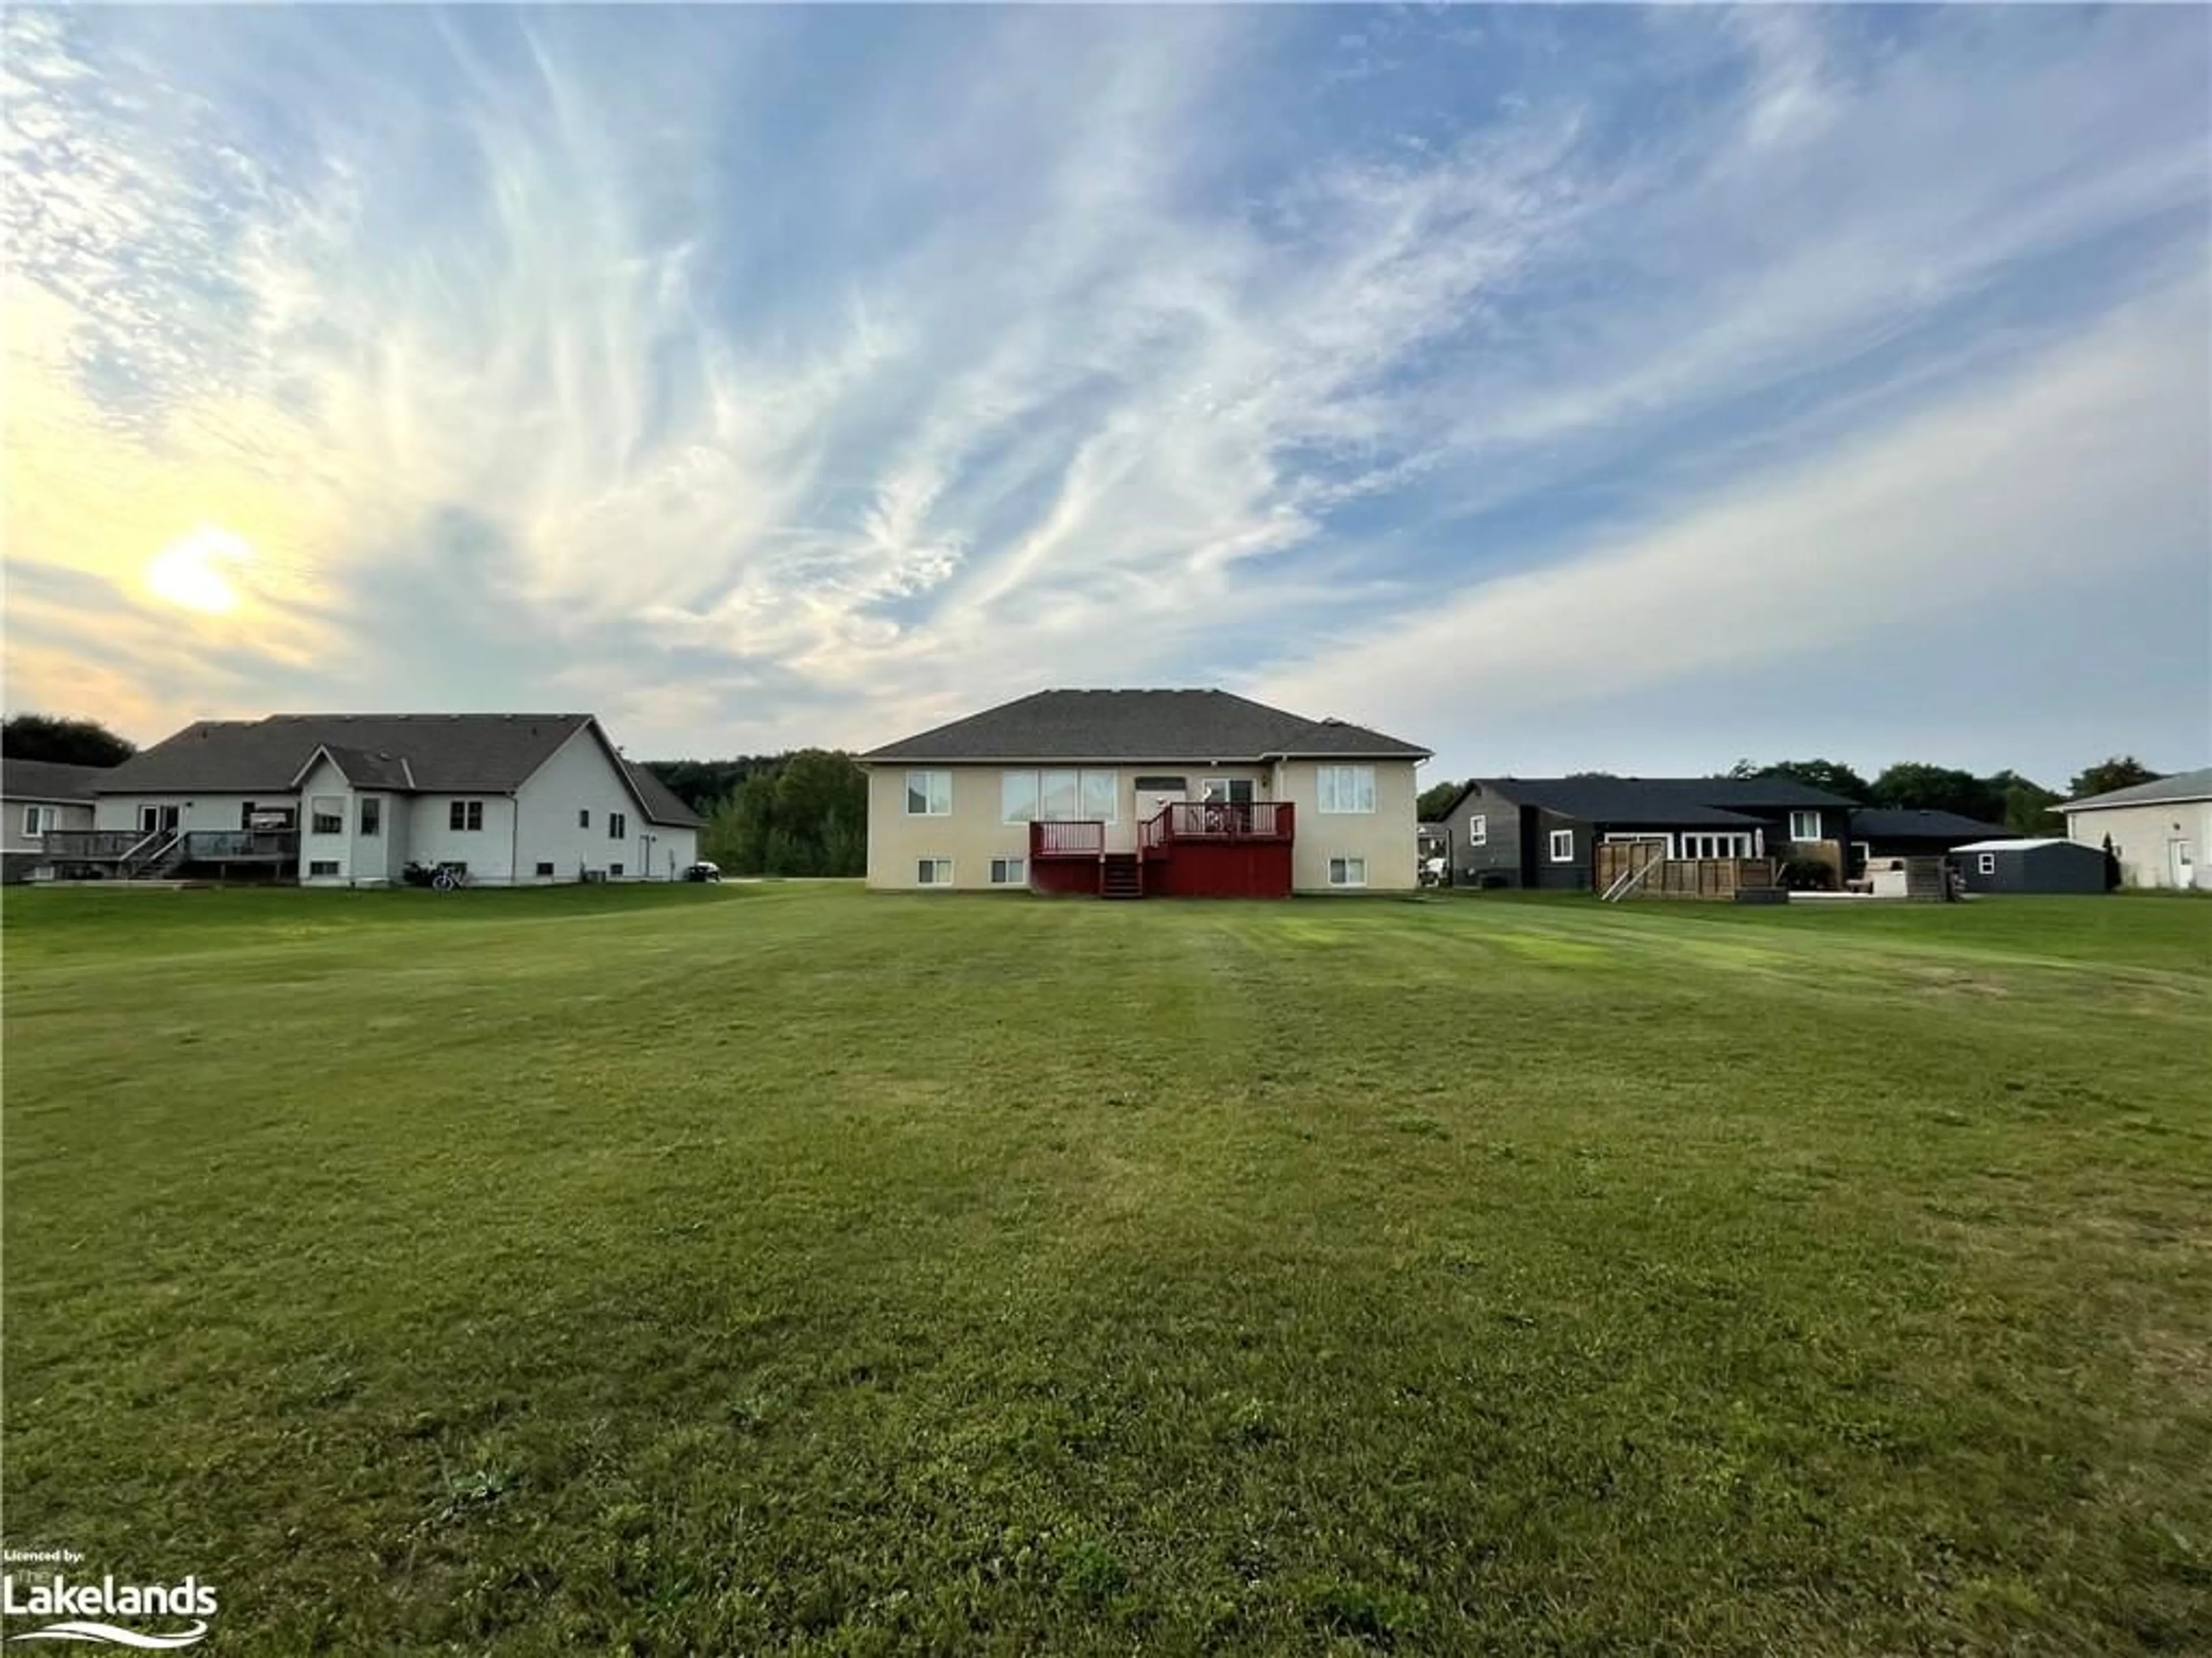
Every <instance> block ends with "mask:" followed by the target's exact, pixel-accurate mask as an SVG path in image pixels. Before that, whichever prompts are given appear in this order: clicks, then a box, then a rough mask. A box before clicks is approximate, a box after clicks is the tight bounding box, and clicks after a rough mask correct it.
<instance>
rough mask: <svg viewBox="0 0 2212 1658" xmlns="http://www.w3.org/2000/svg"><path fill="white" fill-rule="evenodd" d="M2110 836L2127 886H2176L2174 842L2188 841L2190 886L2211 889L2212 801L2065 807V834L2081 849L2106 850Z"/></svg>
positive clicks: (2122, 878)
mask: <svg viewBox="0 0 2212 1658" xmlns="http://www.w3.org/2000/svg"><path fill="white" fill-rule="evenodd" d="M2066 835H2067V838H2068V839H2069V840H2070V841H2080V842H2081V844H2082V845H2083V846H2085V847H2096V848H2097V849H2098V850H2099V851H2100V852H2101V851H2103V850H2104V846H2105V837H2106V835H2111V836H2112V847H2113V849H2114V850H2115V851H2117V852H2118V853H2119V859H2120V879H2121V880H2122V881H2123V882H2124V883H2125V884H2127V885H2129V886H2131V887H2170V886H2172V885H2173V884H2174V858H2173V842H2174V841H2188V842H2189V848H2190V853H2191V863H2192V864H2193V865H2194V868H2193V871H2192V877H2193V878H2192V880H2191V885H2193V886H2195V887H2196V888H2197V889H2198V890H2200V891H2208V890H2212V848H2208V847H2207V846H2206V844H2205V843H2206V842H2207V841H2212V800H2185V801H2179V802H2176V803H2173V804H2172V805H2162V806H2114V807H2107V808H2106V809H2105V810H2103V811H2069V812H2068V813H2067V814H2066Z"/></svg>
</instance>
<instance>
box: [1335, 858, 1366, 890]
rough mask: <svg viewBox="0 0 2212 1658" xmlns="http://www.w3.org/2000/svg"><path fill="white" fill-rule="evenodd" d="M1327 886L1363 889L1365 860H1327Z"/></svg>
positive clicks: (1364, 883)
mask: <svg viewBox="0 0 2212 1658" xmlns="http://www.w3.org/2000/svg"><path fill="white" fill-rule="evenodd" d="M1328 884H1329V885H1331V886H1333V887H1364V886H1365V885H1366V884H1367V860H1366V859H1364V858H1332V859H1329V860H1328Z"/></svg>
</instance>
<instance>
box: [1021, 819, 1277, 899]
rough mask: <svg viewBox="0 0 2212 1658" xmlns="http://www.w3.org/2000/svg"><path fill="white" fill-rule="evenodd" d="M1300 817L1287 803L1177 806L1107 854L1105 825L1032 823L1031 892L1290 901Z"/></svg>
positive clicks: (1141, 825)
mask: <svg viewBox="0 0 2212 1658" xmlns="http://www.w3.org/2000/svg"><path fill="white" fill-rule="evenodd" d="M1296 836H1297V808H1296V807H1294V806H1293V805H1291V804H1290V803H1289V802H1288V801H1285V800H1256V801H1252V802H1250V803H1249V804H1237V805H1231V804H1228V803H1226V802H1222V801H1213V800H1203V801H1200V800H1186V801H1177V802H1176V803H1174V804H1172V805H1167V806H1164V807H1163V808H1161V810H1160V812H1159V814H1158V816H1157V817H1147V818H1145V819H1142V820H1141V821H1139V823H1138V825H1137V850H1136V852H1135V853H1126V852H1125V853H1115V852H1109V850H1108V849H1107V846H1106V826H1105V824H1103V823H1090V822H1076V823H1031V824H1030V890H1031V891H1032V892H1052V893H1081V894H1085V895H1086V896H1098V897H1132V898H1135V897H1158V898H1287V897H1289V896H1291V844H1292V842H1293V841H1294V840H1295V839H1296Z"/></svg>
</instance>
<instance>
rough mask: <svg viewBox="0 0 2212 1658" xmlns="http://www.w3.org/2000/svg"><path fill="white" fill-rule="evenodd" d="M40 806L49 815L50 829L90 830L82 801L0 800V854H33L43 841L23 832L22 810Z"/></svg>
mask: <svg viewBox="0 0 2212 1658" xmlns="http://www.w3.org/2000/svg"><path fill="white" fill-rule="evenodd" d="M26 806H44V807H45V808H46V810H47V811H49V812H51V813H52V815H53V817H54V823H53V827H54V828H56V829H90V828H92V827H93V821H92V804H91V802H89V801H86V800H40V799H33V797H31V796H28V795H24V796H21V797H19V798H16V799H8V800H0V831H4V833H0V852H37V851H39V850H40V849H41V848H42V847H44V846H45V844H46V843H45V841H43V840H42V839H41V838H40V837H39V836H37V835H26V834H24V833H23V808H24V807H26Z"/></svg>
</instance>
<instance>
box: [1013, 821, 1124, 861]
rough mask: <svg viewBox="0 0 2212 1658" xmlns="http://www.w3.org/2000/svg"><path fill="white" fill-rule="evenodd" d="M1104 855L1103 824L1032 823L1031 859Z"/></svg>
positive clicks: (1096, 856) (1104, 834) (1104, 828)
mask: <svg viewBox="0 0 2212 1658" xmlns="http://www.w3.org/2000/svg"><path fill="white" fill-rule="evenodd" d="M1105 854H1106V825H1105V824H1103V823H1042V822H1038V823H1031V824H1030V857H1032V858H1103V857H1104V856H1105Z"/></svg>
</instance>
